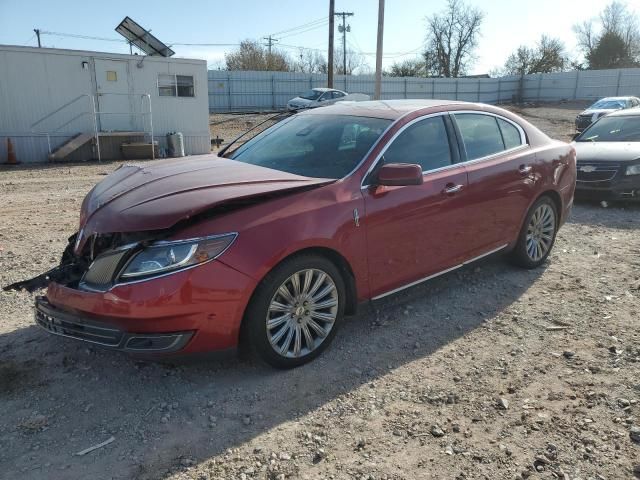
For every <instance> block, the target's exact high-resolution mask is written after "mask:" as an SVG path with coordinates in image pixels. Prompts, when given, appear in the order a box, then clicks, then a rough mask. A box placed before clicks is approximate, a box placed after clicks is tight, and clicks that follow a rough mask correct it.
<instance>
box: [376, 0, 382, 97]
mask: <svg viewBox="0 0 640 480" xmlns="http://www.w3.org/2000/svg"><path fill="white" fill-rule="evenodd" d="M383 34H384V0H379V3H378V44H377V46H376V88H375V93H374V94H373V99H374V100H380V93H381V92H380V90H381V86H382V85H381V84H382V36H383Z"/></svg>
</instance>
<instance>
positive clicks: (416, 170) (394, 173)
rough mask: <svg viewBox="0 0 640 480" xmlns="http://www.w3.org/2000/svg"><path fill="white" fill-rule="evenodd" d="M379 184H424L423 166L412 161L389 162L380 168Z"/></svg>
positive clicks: (393, 185) (391, 185)
mask: <svg viewBox="0 0 640 480" xmlns="http://www.w3.org/2000/svg"><path fill="white" fill-rule="evenodd" d="M378 185H387V186H390V187H400V186H404V185H422V167H421V166H420V165H416V164H412V163H389V164H386V165H383V166H382V167H380V170H378Z"/></svg>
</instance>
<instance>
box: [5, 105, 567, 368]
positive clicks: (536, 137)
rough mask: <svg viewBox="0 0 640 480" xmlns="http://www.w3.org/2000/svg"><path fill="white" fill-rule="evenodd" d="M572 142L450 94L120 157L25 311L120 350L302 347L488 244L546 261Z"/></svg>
mask: <svg viewBox="0 0 640 480" xmlns="http://www.w3.org/2000/svg"><path fill="white" fill-rule="evenodd" d="M575 164H576V159H575V151H574V150H573V148H572V147H571V146H569V145H567V144H565V143H561V142H557V141H554V140H551V139H549V138H548V137H547V136H546V135H544V134H543V133H542V132H541V131H540V130H538V129H537V128H535V127H534V126H532V125H531V124H529V123H528V122H526V121H525V120H523V119H521V118H519V117H518V116H516V115H514V114H512V113H510V112H508V111H506V110H503V109H500V108H496V107H492V106H488V105H481V104H473V103H464V102H452V101H438V100H433V101H419V100H407V101H401V100H399V101H384V102H362V103H354V104H348V103H344V104H338V105H335V106H330V107H326V108H322V109H317V110H311V111H305V112H303V113H299V114H296V115H294V116H291V117H289V118H287V119H285V120H283V121H281V122H279V123H277V124H276V125H274V126H272V127H270V128H269V129H267V130H265V131H264V132H262V133H261V134H259V135H257V136H256V137H254V138H252V139H251V140H249V141H248V142H246V143H244V144H242V145H241V146H239V147H237V148H236V149H235V150H233V151H231V150H229V151H226V152H224V155H222V157H213V156H199V157H191V158H186V159H183V160H171V161H163V162H159V163H153V164H144V165H142V166H123V167H121V168H119V169H118V170H116V171H115V172H114V173H113V174H111V175H110V176H109V177H107V178H106V179H105V180H104V181H102V182H101V183H99V184H98V185H96V186H95V187H94V188H93V189H92V190H91V191H90V192H89V194H88V195H87V197H86V198H85V200H84V203H83V205H82V211H81V214H80V226H79V227H80V228H79V232H78V233H77V234H76V235H74V236H73V237H71V239H70V244H69V247H68V248H67V250H66V251H65V253H64V255H63V258H62V262H61V264H60V266H58V267H56V268H55V269H53V270H51V271H50V272H47V273H46V274H44V276H41V277H36V279H32V280H30V281H26V282H21V283H19V284H15V285H13V286H12V287H13V288H27V289H35V288H38V287H42V286H45V285H46V284H48V290H47V295H46V297H39V298H38V300H37V303H36V321H37V323H38V324H39V325H41V326H42V327H44V328H45V329H47V330H49V331H50V332H52V333H55V334H58V335H64V336H67V337H73V338H76V339H80V340H84V341H87V342H92V343H94V344H100V345H103V346H105V347H110V348H113V349H119V350H123V351H126V352H131V353H137V354H141V353H148V354H175V353H192V352H202V351H212V350H225V349H234V348H236V347H237V346H238V345H239V343H240V342H247V345H249V346H250V347H251V349H252V350H253V351H254V352H255V353H257V354H258V355H259V356H260V357H261V358H262V359H264V360H265V361H267V362H268V363H270V364H272V365H274V366H276V367H284V368H286V367H293V366H297V365H300V364H302V363H305V362H307V361H309V360H311V359H312V358H314V357H315V356H317V355H318V354H319V353H320V352H322V351H323V350H324V349H325V348H326V347H327V346H328V344H329V343H330V341H331V339H332V338H333V337H334V335H335V334H336V330H337V327H338V326H339V324H340V322H341V321H342V318H343V316H344V315H347V314H352V313H354V312H355V311H356V308H357V306H358V304H359V303H360V302H364V301H369V300H376V299H379V298H382V297H385V296H387V295H390V294H393V293H395V292H397V291H399V290H402V289H405V288H408V287H411V286H412V285H416V284H418V283H420V282H423V281H425V280H428V279H430V278H433V277H435V276H437V275H441V274H443V273H446V272H450V271H451V270H454V269H456V268H459V267H461V266H463V265H465V264H467V263H469V262H473V261H474V260H477V259H479V258H482V257H485V256H487V255H490V254H493V253H496V252H509V254H510V257H511V258H512V259H513V261H515V262H516V263H517V264H519V265H521V266H523V267H525V268H535V267H537V266H539V265H541V264H542V263H543V262H545V260H546V258H547V256H548V255H549V253H550V251H551V248H552V247H553V243H554V240H555V237H556V233H557V231H558V228H559V227H560V226H561V225H562V224H563V222H564V220H565V219H566V218H567V215H568V214H569V211H570V209H571V206H572V203H573V194H574V188H575V181H576V165H575Z"/></svg>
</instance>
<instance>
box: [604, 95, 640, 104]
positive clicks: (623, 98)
mask: <svg viewBox="0 0 640 480" xmlns="http://www.w3.org/2000/svg"><path fill="white" fill-rule="evenodd" d="M630 98H638V97H634V96H632V95H629V96H627V97H604V98H601V99H599V100H596V101H595V102H594V103H598V102H602V101H603V100H629V99H630Z"/></svg>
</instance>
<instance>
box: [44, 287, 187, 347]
mask: <svg viewBox="0 0 640 480" xmlns="http://www.w3.org/2000/svg"><path fill="white" fill-rule="evenodd" d="M35 321H36V324H37V325H38V326H40V327H42V328H44V329H45V330H46V331H48V332H49V333H53V334H54V335H59V336H62V337H69V338H75V339H76V340H82V341H85V342H89V343H93V344H96V345H100V346H101V347H105V348H109V349H113V350H122V351H125V352H129V353H173V352H177V351H179V350H182V349H183V348H184V347H185V345H186V344H187V343H188V342H189V340H190V339H191V337H192V336H193V332H190V331H187V332H173V333H143V334H137V333H129V332H126V331H123V330H120V329H119V328H117V327H115V326H114V325H113V324H112V323H102V322H97V321H94V320H91V319H89V318H86V317H82V316H79V315H73V314H71V313H69V312H65V311H64V310H61V309H59V308H56V307H54V306H53V305H51V304H50V303H49V301H48V300H47V298H46V297H38V298H36V305H35Z"/></svg>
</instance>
